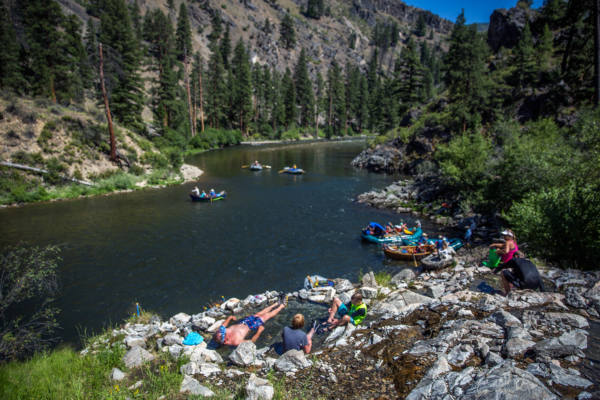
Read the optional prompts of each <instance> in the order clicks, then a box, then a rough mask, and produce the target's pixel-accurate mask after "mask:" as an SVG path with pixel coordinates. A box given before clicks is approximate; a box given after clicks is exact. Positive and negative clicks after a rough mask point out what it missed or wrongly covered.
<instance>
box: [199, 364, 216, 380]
mask: <svg viewBox="0 0 600 400" xmlns="http://www.w3.org/2000/svg"><path fill="white" fill-rule="evenodd" d="M219 373H221V368H219V366H218V365H217V364H213V363H206V362H205V363H199V364H198V374H200V375H203V376H206V377H207V378H208V377H209V376H211V375H214V374H219Z"/></svg>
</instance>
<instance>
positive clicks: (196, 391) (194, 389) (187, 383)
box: [179, 375, 215, 397]
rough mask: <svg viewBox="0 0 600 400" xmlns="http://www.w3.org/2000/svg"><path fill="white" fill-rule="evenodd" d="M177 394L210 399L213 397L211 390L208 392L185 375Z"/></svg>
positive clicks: (207, 389)
mask: <svg viewBox="0 0 600 400" xmlns="http://www.w3.org/2000/svg"><path fill="white" fill-rule="evenodd" d="M179 393H185V394H191V395H192V396H202V397H212V396H214V395H215V393H214V392H213V391H212V390H210V389H209V388H207V387H206V386H202V385H201V384H200V382H198V381H197V380H195V379H194V378H192V377H191V376H187V375H185V376H184V377H183V381H182V382H181V388H180V389H179Z"/></svg>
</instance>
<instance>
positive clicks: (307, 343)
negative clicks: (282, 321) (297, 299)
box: [281, 314, 315, 354]
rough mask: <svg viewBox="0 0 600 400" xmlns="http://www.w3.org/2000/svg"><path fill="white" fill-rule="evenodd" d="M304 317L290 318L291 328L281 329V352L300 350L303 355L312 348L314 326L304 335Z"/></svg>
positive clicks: (295, 316)
mask: <svg viewBox="0 0 600 400" xmlns="http://www.w3.org/2000/svg"><path fill="white" fill-rule="evenodd" d="M302 328H304V315H302V314H296V315H294V317H293V318H292V325H291V327H289V326H286V327H284V328H283V333H282V334H281V336H282V337H283V352H284V353H285V352H286V351H288V350H302V351H304V353H305V354H308V353H310V350H311V348H312V337H313V335H314V333H315V324H313V327H312V328H310V330H309V331H308V333H304V331H303V330H302Z"/></svg>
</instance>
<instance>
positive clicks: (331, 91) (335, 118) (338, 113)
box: [327, 60, 346, 137]
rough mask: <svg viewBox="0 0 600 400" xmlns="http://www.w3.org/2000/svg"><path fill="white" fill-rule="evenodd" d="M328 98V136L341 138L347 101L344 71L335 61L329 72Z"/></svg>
mask: <svg viewBox="0 0 600 400" xmlns="http://www.w3.org/2000/svg"><path fill="white" fill-rule="evenodd" d="M327 97H328V101H329V110H328V119H327V121H328V126H329V129H328V132H327V135H328V137H331V136H332V135H336V136H340V135H341V134H342V129H343V127H344V122H345V121H344V117H345V108H346V105H345V103H346V99H345V93H344V82H343V79H342V71H341V68H340V67H339V65H338V64H337V62H336V61H335V60H333V62H332V63H331V67H330V68H329V70H328V71H327Z"/></svg>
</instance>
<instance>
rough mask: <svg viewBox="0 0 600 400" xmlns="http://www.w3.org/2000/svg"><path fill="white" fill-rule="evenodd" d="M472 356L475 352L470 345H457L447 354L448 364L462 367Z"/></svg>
mask: <svg viewBox="0 0 600 400" xmlns="http://www.w3.org/2000/svg"><path fill="white" fill-rule="evenodd" d="M474 354H475V351H474V350H473V347H472V346H471V345H469V344H459V345H457V346H454V347H453V348H452V350H450V353H448V362H449V363H450V364H452V365H454V366H455V367H463V366H464V365H465V364H466V363H467V361H469V359H470V358H471V357H473V355H474Z"/></svg>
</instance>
